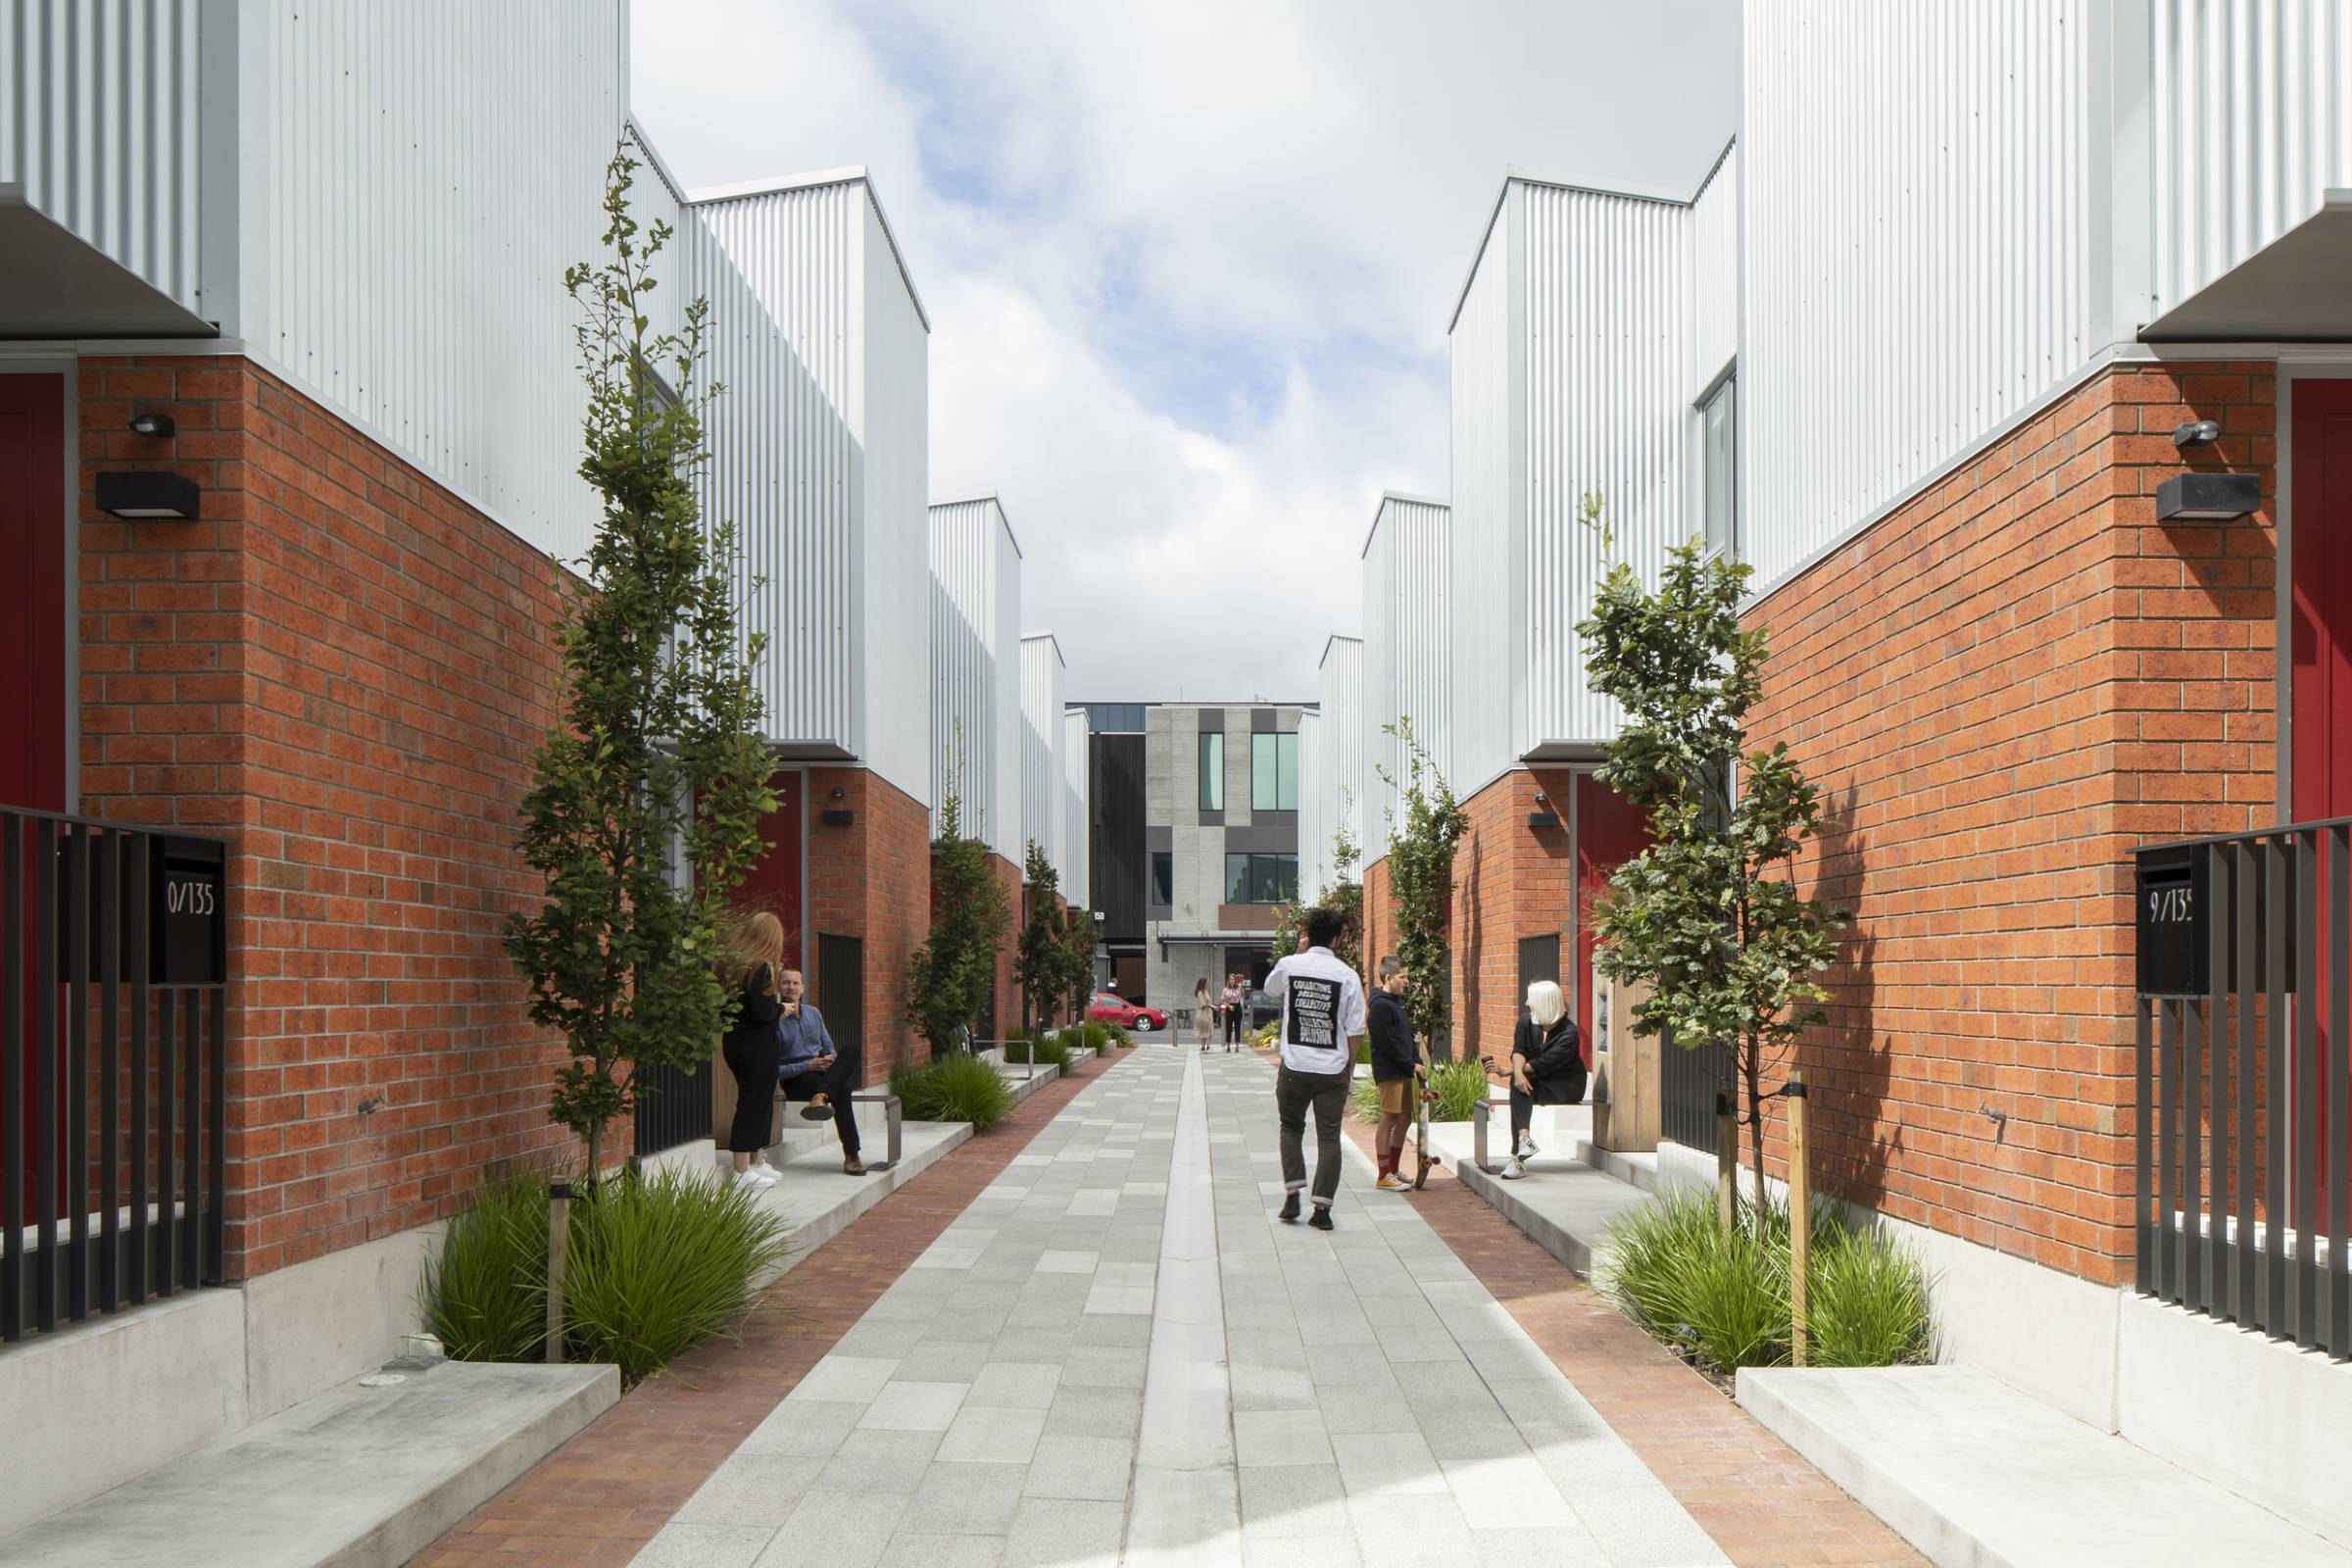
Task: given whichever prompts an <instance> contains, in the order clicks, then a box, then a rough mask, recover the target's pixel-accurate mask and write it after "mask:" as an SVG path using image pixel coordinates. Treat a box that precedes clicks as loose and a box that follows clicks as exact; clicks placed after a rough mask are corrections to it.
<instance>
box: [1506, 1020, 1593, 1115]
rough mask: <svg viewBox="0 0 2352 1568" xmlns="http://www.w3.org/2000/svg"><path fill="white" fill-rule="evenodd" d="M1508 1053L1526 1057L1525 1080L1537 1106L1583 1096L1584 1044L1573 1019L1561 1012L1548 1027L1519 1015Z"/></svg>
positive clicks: (1577, 1101)
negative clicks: (1540, 1026)
mask: <svg viewBox="0 0 2352 1568" xmlns="http://www.w3.org/2000/svg"><path fill="white" fill-rule="evenodd" d="M1511 1054H1512V1055H1514V1056H1525V1057H1526V1058H1527V1077H1528V1082H1529V1083H1531V1084H1533V1085H1534V1086H1535V1087H1534V1090H1533V1091H1532V1093H1533V1095H1534V1098H1535V1102H1536V1103H1537V1104H1539V1105H1575V1104H1581V1103H1583V1102H1584V1098H1585V1043H1584V1037H1583V1036H1582V1035H1580V1034H1579V1033H1578V1032H1577V1028H1576V1020H1575V1019H1573V1018H1570V1017H1568V1016H1567V1015H1565V1014H1562V1015H1561V1017H1560V1020H1559V1021H1558V1022H1557V1023H1555V1024H1553V1025H1552V1026H1551V1027H1550V1028H1549V1029H1548V1030H1540V1029H1538V1028H1537V1027H1536V1021H1535V1019H1533V1018H1531V1017H1529V1016H1528V1015H1527V1014H1526V1013H1525V1012H1521V1013H1520V1014H1519V1028H1518V1031H1517V1032H1516V1033H1515V1034H1513V1035H1512V1037H1511Z"/></svg>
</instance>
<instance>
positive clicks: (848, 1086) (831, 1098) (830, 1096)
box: [784, 1050, 864, 1155]
mask: <svg viewBox="0 0 2352 1568" xmlns="http://www.w3.org/2000/svg"><path fill="white" fill-rule="evenodd" d="M858 1067H859V1063H858V1053H857V1052H856V1051H854V1050H851V1051H844V1052H842V1054H840V1055H838V1056H835V1057H834V1058H833V1065H832V1066H830V1067H827V1068H826V1069H825V1070H824V1071H823V1072H805V1073H803V1074H801V1075H800V1076H799V1077H798V1078H787V1079H785V1080H784V1098H785V1100H786V1101H787V1102H789V1103H793V1104H804V1103H807V1102H809V1101H811V1100H814V1099H815V1098H816V1097H817V1096H818V1095H819V1094H822V1095H824V1096H825V1098H826V1101H827V1103H829V1104H831V1106H832V1107H833V1130H834V1131H835V1132H837V1133H839V1134H841V1152H842V1153H843V1154H845V1155H851V1154H856V1153H857V1152H858V1107H857V1106H856V1105H853V1104H852V1103H850V1097H851V1096H852V1095H854V1094H856V1093H857V1092H858V1089H859V1088H860V1087H862V1086H861V1085H860V1084H859V1082H858V1080H859V1079H860V1078H861V1077H863V1076H864V1075H863V1073H861V1072H860V1071H859V1070H858Z"/></svg>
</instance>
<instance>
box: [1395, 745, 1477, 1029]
mask: <svg viewBox="0 0 2352 1568" xmlns="http://www.w3.org/2000/svg"><path fill="white" fill-rule="evenodd" d="M1381 730H1382V732H1383V733H1385V734H1389V735H1394V736H1396V737H1397V741H1398V743H1399V744H1400V745H1401V746H1402V747H1403V748H1404V757H1405V780H1404V783H1403V784H1402V785H1398V784H1397V780H1395V779H1394V778H1391V777H1390V776H1389V773H1388V770H1387V769H1386V768H1382V769H1380V777H1381V781H1382V782H1383V783H1385V784H1387V785H1388V786H1389V787H1390V788H1391V789H1394V790H1397V793H1398V795H1399V797H1400V798H1401V799H1402V801H1403V803H1404V822H1403V825H1402V826H1401V827H1399V826H1398V825H1397V819H1396V814H1395V813H1394V812H1391V813H1390V817H1389V825H1390V831H1391V832H1392V834H1393V835H1394V837H1393V838H1392V839H1391V841H1390V844H1389V896H1390V900H1391V902H1392V903H1393V904H1394V905H1395V906H1396V911H1397V957H1398V958H1399V959H1401V960H1402V961H1403V963H1404V967H1405V970H1406V972H1408V973H1409V974H1411V975H1413V976H1415V983H1414V985H1413V986H1412V988H1411V989H1410V990H1409V991H1407V992H1406V993H1405V1003H1404V1007H1405V1013H1406V1015H1407V1016H1408V1017H1409V1018H1410V1019H1411V1020H1412V1025H1413V1032H1414V1033H1415V1034H1418V1035H1419V1036H1420V1037H1421V1038H1422V1039H1424V1040H1427V1041H1431V1042H1433V1045H1434V1043H1435V1042H1437V1041H1439V1040H1441V1039H1442V1038H1443V1037H1444V1036H1445V1034H1446V1026H1447V1024H1448V1023H1449V1022H1450V1021H1451V1020H1450V1019H1449V1018H1448V1017H1447V1016H1446V1010H1447V997H1446V987H1445V983H1444V982H1445V977H1446V974H1447V972H1448V971H1449V969H1450V968H1451V965H1452V961H1453V954H1452V950H1451V949H1450V948H1449V947H1448V946H1447V945H1446V918H1447V916H1448V914H1449V913H1450V912H1451V909H1452V906H1453V852H1454V850H1455V848H1456V847H1457V846H1458V845H1459V844H1460V843H1461V838H1462V830H1463V829H1464V828H1465V827H1467V826H1468V825H1469V819H1468V817H1467V816H1466V815H1465V814H1464V813H1463V811H1462V808H1461V803H1460V802H1458V801H1456V800H1455V799H1454V798H1453V788H1452V786H1451V785H1449V784H1447V783H1446V776H1445V775H1444V774H1443V773H1440V772H1439V771H1438V768H1437V764H1436V763H1435V762H1433V761H1431V760H1430V757H1429V753H1428V752H1427V751H1425V750H1424V749H1423V748H1422V746H1421V743H1420V742H1419V741H1417V740H1415V739H1414V738H1413V721H1412V718H1411V716H1410V715H1409V714H1408V715H1404V716H1400V717H1399V718H1398V719H1397V722H1396V723H1394V724H1383V725H1382V726H1381ZM1433 1054H1435V1053H1434V1050H1433Z"/></svg>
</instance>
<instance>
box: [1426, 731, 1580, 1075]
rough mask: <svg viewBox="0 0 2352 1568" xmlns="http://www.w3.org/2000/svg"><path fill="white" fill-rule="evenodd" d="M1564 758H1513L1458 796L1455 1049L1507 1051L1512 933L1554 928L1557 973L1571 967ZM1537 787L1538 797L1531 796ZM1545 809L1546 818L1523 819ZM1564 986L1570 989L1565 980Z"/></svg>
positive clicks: (1515, 1008) (1515, 968) (1515, 951)
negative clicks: (1554, 820)
mask: <svg viewBox="0 0 2352 1568" xmlns="http://www.w3.org/2000/svg"><path fill="white" fill-rule="evenodd" d="M1573 787H1574V779H1573V777H1572V776H1571V775H1570V773H1569V772H1568V771H1567V770H1566V769H1564V768H1513V769H1512V770H1511V771H1510V772H1507V773H1505V774H1503V775H1502V776H1501V777H1500V778H1498V779H1496V780H1495V781H1494V782H1493V783H1492V784H1489V785H1488V786H1487V787H1486V788H1485V789H1483V790H1480V791H1479V792H1478V793H1477V794H1476V795H1474V796H1472V797H1471V798H1470V799H1469V800H1467V801H1465V802H1463V803H1462V810H1463V814H1464V815H1465V816H1466V817H1467V818H1468V819H1469V820H1468V825H1467V826H1466V827H1465V828H1464V830H1463V832H1462V838H1461V843H1460V845H1459V847H1458V848H1457V849H1456V850H1455V852H1454V858H1453V1038H1454V1054H1455V1055H1456V1056H1459V1057H1464V1058H1468V1057H1473V1056H1479V1055H1489V1056H1494V1057H1495V1058H1496V1059H1497V1060H1499V1059H1500V1058H1502V1057H1503V1056H1506V1055H1508V1054H1510V1049H1511V1032H1512V1029H1513V1027H1514V1026H1515V1025H1516V1024H1517V1022H1518V1019H1519V1008H1520V990H1519V943H1520V940H1521V939H1522V938H1525V937H1540V936H1547V935H1548V936H1556V937H1558V938H1559V943H1560V965H1561V970H1562V974H1561V979H1562V981H1563V982H1564V983H1568V982H1569V979H1570V973H1571V971H1572V969H1573V958H1572V956H1571V953H1570V948H1569V935H1568V927H1569V917H1570V912H1571V909H1572V907H1573V906H1574V903H1575V900H1576V861H1575V858H1574V853H1573V852H1574V845H1573V843H1572V842H1571V840H1570V837H1569V804H1568V803H1569V791H1570V790H1571V789H1572V788H1573ZM1539 794H1541V795H1543V796H1544V800H1545V804H1544V806H1539V805H1538V804H1537V803H1536V796H1537V795H1539ZM1544 809H1549V810H1551V811H1552V812H1553V813H1554V814H1555V815H1557V816H1558V817H1559V819H1560V825H1559V826H1558V827H1554V828H1544V829H1542V830H1538V829H1536V828H1534V827H1531V826H1529V825H1528V817H1529V816H1530V814H1532V813H1534V812H1536V811H1539V810H1544ZM1569 990H1570V996H1571V999H1572V1003H1571V1005H1573V998H1574V995H1575V991H1574V987H1573V984H1570V985H1569Z"/></svg>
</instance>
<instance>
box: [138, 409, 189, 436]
mask: <svg viewBox="0 0 2352 1568" xmlns="http://www.w3.org/2000/svg"><path fill="white" fill-rule="evenodd" d="M130 427H131V428H132V429H133V430H135V431H137V432H138V433H139V434H141V435H154V436H165V435H172V434H174V433H176V432H177V431H178V429H179V426H177V425H176V424H173V423H172V416H170V415H169V414H134V415H132V416H131V417H130Z"/></svg>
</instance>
